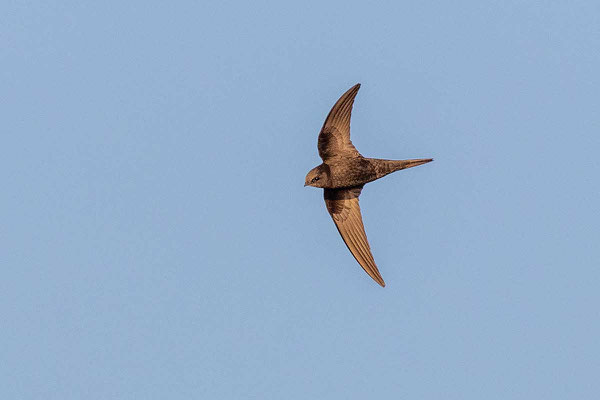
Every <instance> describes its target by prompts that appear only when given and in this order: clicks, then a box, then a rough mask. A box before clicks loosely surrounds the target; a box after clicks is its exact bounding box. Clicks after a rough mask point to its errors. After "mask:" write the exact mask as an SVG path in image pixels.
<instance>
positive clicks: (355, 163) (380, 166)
mask: <svg viewBox="0 0 600 400" xmlns="http://www.w3.org/2000/svg"><path fill="white" fill-rule="evenodd" d="M358 89H360V83H359V84H356V85H354V86H353V87H351V88H350V89H349V90H348V91H347V92H346V93H344V94H343V95H342V97H340V98H339V100H338V101H337V102H336V103H335V105H334V106H333V108H332V109H331V111H330V112H329V115H327V118H326V119H325V123H324V124H323V128H321V133H319V141H318V146H317V147H318V149H319V155H320V156H321V158H322V159H323V163H322V164H321V165H319V166H317V167H315V168H313V169H312V170H310V171H309V172H308V174H307V175H306V179H305V182H304V186H314V187H318V188H323V189H325V191H324V197H325V205H326V206H327V211H329V214H331V218H332V219H333V222H334V223H335V225H336V227H337V229H338V231H339V233H340V235H341V236H342V239H344V242H345V243H346V246H348V249H349V250H350V252H351V253H352V255H353V256H354V258H355V259H356V261H358V263H359V264H360V266H361V267H362V268H363V269H364V270H365V272H366V273H367V274H369V276H370V277H371V278H373V279H374V280H375V282H377V283H379V284H380V285H381V286H385V282H384V281H383V278H382V277H381V274H380V273H379V270H378V269H377V265H376V264H375V260H374V259H373V255H372V254H371V248H370V246H369V242H368V240H367V234H366V233H365V228H364V226H363V222H362V217H361V214H360V206H359V205H358V197H359V196H360V192H361V191H362V188H363V186H364V185H365V184H367V183H368V182H372V181H374V180H376V179H379V178H381V177H384V176H386V175H387V174H390V173H392V172H395V171H399V170H401V169H405V168H411V167H416V166H417V165H421V164H425V163H428V162H430V161H433V159H431V158H424V159H414V160H381V159H377V158H366V157H363V156H362V155H361V154H360V153H359V152H358V150H356V148H355V147H354V145H353V144H352V141H351V140H350V117H351V114H352V105H353V104H354V98H355V97H356V94H357V93H358Z"/></svg>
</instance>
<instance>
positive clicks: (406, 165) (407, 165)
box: [400, 158, 433, 169]
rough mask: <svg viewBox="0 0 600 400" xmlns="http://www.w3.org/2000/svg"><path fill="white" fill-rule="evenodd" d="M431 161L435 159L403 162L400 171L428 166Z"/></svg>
mask: <svg viewBox="0 0 600 400" xmlns="http://www.w3.org/2000/svg"><path fill="white" fill-rule="evenodd" d="M431 161H433V158H420V159H417V160H402V161H401V162H402V164H401V168H400V169H406V168H412V167H416V166H417V165H422V164H427V163H428V162H431Z"/></svg>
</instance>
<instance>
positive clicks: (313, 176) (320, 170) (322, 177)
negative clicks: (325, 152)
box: [304, 164, 329, 188]
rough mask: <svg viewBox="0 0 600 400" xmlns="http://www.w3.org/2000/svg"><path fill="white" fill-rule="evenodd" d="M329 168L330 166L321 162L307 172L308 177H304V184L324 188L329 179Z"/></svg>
mask: <svg viewBox="0 0 600 400" xmlns="http://www.w3.org/2000/svg"><path fill="white" fill-rule="evenodd" d="M327 170H328V168H327V167H326V166H325V165H323V164H321V165H319V166H318V167H314V168H313V169H311V170H310V171H308V174H306V178H305V179H304V186H313V187H318V188H324V187H325V186H326V185H327V182H328V181H329V174H328V173H327V172H328V171H327Z"/></svg>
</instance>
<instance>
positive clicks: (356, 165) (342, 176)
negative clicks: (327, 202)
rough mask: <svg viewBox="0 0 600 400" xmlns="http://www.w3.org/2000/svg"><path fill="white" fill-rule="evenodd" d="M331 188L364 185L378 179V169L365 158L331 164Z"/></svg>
mask: <svg viewBox="0 0 600 400" xmlns="http://www.w3.org/2000/svg"><path fill="white" fill-rule="evenodd" d="M329 168H330V178H331V184H332V186H331V188H341V187H351V186H359V185H364V184H365V183H367V182H371V181H373V180H375V179H376V177H377V174H376V170H375V168H374V166H373V165H371V163H370V162H369V161H368V160H366V159H364V158H359V159H353V160H345V161H342V162H338V163H334V164H330V165H329Z"/></svg>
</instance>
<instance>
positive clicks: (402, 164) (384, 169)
mask: <svg viewBox="0 0 600 400" xmlns="http://www.w3.org/2000/svg"><path fill="white" fill-rule="evenodd" d="M431 161H433V158H419V159H414V160H380V159H377V158H372V159H371V162H373V164H375V170H376V171H377V179H379V178H381V177H383V176H386V175H387V174H391V173H392V172H396V171H400V170H401V169H406V168H412V167H416V166H418V165H422V164H427V163H428V162H431Z"/></svg>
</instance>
